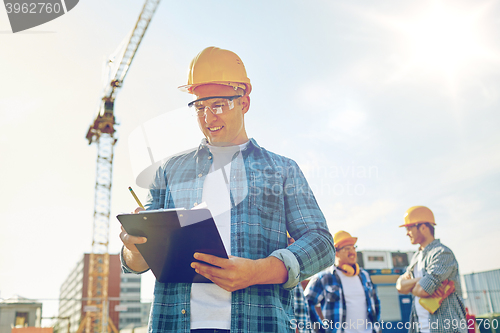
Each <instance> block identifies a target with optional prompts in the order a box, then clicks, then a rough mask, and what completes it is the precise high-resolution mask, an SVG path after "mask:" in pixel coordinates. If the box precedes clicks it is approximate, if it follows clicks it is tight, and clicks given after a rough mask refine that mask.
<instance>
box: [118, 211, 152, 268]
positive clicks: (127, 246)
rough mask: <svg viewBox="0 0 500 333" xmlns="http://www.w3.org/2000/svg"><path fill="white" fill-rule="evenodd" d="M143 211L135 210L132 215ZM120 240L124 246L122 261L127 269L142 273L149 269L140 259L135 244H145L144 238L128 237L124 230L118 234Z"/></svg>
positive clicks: (141, 258) (145, 239) (142, 259)
mask: <svg viewBox="0 0 500 333" xmlns="http://www.w3.org/2000/svg"><path fill="white" fill-rule="evenodd" d="M142 210H144V209H143V208H140V207H138V208H136V209H135V211H134V213H135V214H136V213H138V212H140V211H142ZM120 240H121V241H122V243H123V245H124V249H123V259H124V260H125V262H126V263H127V265H128V267H129V268H130V269H132V270H134V271H136V272H142V271H145V270H146V269H148V268H149V266H148V264H147V263H146V261H145V260H144V258H143V257H142V255H141V253H140V252H139V250H137V247H136V246H135V245H136V244H144V243H146V242H147V238H146V237H137V236H132V235H129V234H128V233H127V232H126V231H125V229H123V226H122V230H121V232H120Z"/></svg>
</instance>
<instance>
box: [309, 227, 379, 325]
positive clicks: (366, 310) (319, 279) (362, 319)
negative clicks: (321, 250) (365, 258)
mask: <svg viewBox="0 0 500 333" xmlns="http://www.w3.org/2000/svg"><path fill="white" fill-rule="evenodd" d="M333 241H334V245H335V250H336V251H335V265H334V266H331V267H329V268H328V269H326V270H324V271H322V272H320V273H318V274H316V275H315V276H314V277H313V278H312V279H311V281H310V282H309V284H308V285H307V288H306V290H305V291H304V296H305V298H306V300H307V302H308V304H309V313H310V314H311V319H312V320H313V321H314V322H315V323H318V324H321V323H322V322H323V324H321V325H316V326H320V327H322V328H323V329H324V331H325V332H340V331H342V330H341V329H340V328H344V329H346V330H345V331H346V332H363V333H376V332H381V329H380V325H379V324H378V322H379V321H380V300H379V298H378V296H377V293H376V290H375V288H374V286H373V283H372V280H371V278H370V275H369V274H368V272H367V271H365V270H364V269H362V268H360V267H359V265H358V263H357V252H356V245H355V244H356V242H357V241H358V238H357V237H352V236H351V234H350V233H348V232H346V231H343V230H341V231H339V232H337V233H336V234H335V235H334V236H333ZM319 305H321V314H322V316H323V317H322V318H320V317H319V316H318V313H317V311H316V308H317V306H319ZM322 319H324V321H322ZM324 323H328V324H324ZM347 328H348V329H347Z"/></svg>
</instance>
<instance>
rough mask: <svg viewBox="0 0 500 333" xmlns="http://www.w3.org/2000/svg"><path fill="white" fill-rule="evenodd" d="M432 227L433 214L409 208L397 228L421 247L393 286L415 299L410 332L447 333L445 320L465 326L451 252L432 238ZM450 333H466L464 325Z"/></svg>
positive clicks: (423, 208)
mask: <svg viewBox="0 0 500 333" xmlns="http://www.w3.org/2000/svg"><path fill="white" fill-rule="evenodd" d="M435 226H436V222H435V220H434V214H433V213H432V211H431V210H430V209H429V208H427V207H425V206H413V207H410V208H408V210H407V211H406V214H405V216H404V224H403V225H400V226H399V227H400V228H402V227H405V228H406V235H407V236H408V237H410V242H411V243H412V244H419V245H420V246H419V249H418V251H417V252H416V253H415V254H414V255H413V258H412V260H411V262H410V265H409V266H408V267H407V269H406V272H405V273H404V274H403V275H401V276H400V277H399V278H398V280H397V282H396V289H397V290H398V292H399V293H401V294H408V293H411V294H412V295H413V298H414V300H413V304H412V311H411V315H410V323H411V325H410V330H409V332H420V333H426V332H450V331H451V330H450V327H448V326H447V325H446V321H447V320H449V321H450V322H451V320H455V321H456V322H464V323H465V322H466V318H465V307H464V304H463V300H462V297H461V295H462V292H461V288H460V274H459V270H458V262H457V260H456V259H455V256H454V254H453V252H452V251H451V250H450V249H449V248H448V247H446V246H445V245H443V244H441V242H440V241H439V239H435V238H434V227H435ZM417 323H418V325H416V324H417ZM417 327H419V328H420V330H417V329H416V328H417ZM453 329H454V330H453V332H462V333H466V332H467V325H462V326H457V327H454V328H453Z"/></svg>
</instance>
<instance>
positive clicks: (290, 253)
mask: <svg viewBox="0 0 500 333" xmlns="http://www.w3.org/2000/svg"><path fill="white" fill-rule="evenodd" d="M179 88H180V89H181V90H182V91H185V92H188V93H190V94H192V95H193V101H192V102H190V103H189V104H188V106H189V107H190V108H191V110H192V113H193V114H194V115H195V117H196V119H197V122H198V125H199V127H200V130H201V132H202V134H203V136H204V137H205V138H204V139H203V140H202V142H201V144H200V146H199V147H198V148H196V149H194V150H193V151H190V152H187V153H184V154H181V155H177V156H175V157H172V158H171V159H169V160H168V161H166V163H165V164H163V165H162V166H161V167H160V169H159V170H158V171H157V172H156V175H157V177H156V178H155V179H154V180H153V182H152V186H151V190H150V195H149V196H148V202H147V203H146V204H145V207H146V209H147V210H148V209H170V208H182V207H183V208H186V209H190V208H194V207H196V206H198V205H199V204H200V203H203V202H204V203H206V205H207V207H208V208H209V209H210V211H211V213H212V216H213V217H214V221H215V223H216V225H217V228H218V230H219V234H220V236H221V239H222V242H223V244H224V246H225V249H226V252H227V254H228V255H229V259H224V258H219V257H216V256H212V255H208V254H205V253H196V254H195V256H194V258H193V262H192V263H191V267H192V268H193V269H194V270H195V272H196V273H198V274H200V275H202V276H204V277H206V278H207V279H209V280H210V281H212V282H213V283H160V282H158V281H157V282H156V286H155V291H154V293H155V301H154V302H153V308H152V311H151V319H150V321H149V323H150V327H149V330H150V331H152V332H189V331H190V330H191V332H197V331H199V330H201V331H199V332H215V331H216V332H229V331H231V332H241V333H243V332H248V333H255V332H260V333H261V332H273V333H274V332H293V331H294V330H295V328H296V327H294V325H295V326H298V325H297V321H294V320H295V319H293V318H294V310H293V307H292V293H291V290H292V289H293V288H294V287H295V286H296V285H297V284H298V283H299V281H302V280H304V279H307V278H308V277H309V276H311V275H313V274H315V273H317V272H319V271H321V270H322V269H325V268H326V267H328V266H330V265H332V263H333V260H334V247H333V238H332V236H331V234H330V232H329V231H328V227H327V224H326V221H325V218H324V216H323V214H322V212H321V210H320V209H319V207H318V204H317V202H316V200H315V198H314V196H313V194H312V191H311V189H310V188H309V186H308V184H307V182H306V180H305V178H304V175H303V173H302V172H301V171H300V168H299V167H298V165H297V164H296V163H295V162H294V161H293V160H291V159H289V158H286V157H283V156H281V155H278V154H275V153H272V152H270V151H268V150H267V149H265V148H263V147H261V146H259V145H258V144H257V142H256V141H255V139H253V138H249V137H248V135H247V131H246V127H245V117H246V116H247V115H248V111H249V108H250V96H249V95H250V92H251V91H252V85H251V84H250V79H249V78H248V76H247V73H246V70H245V66H244V65H243V61H242V60H241V58H240V57H239V56H238V55H236V54H235V53H234V52H232V51H229V50H224V49H220V48H217V47H208V48H206V49H204V50H203V51H201V52H200V53H199V54H198V55H197V56H196V57H195V58H194V59H193V60H192V62H191V64H190V66H189V75H188V80H187V84H186V85H183V86H181V87H179ZM287 230H288V232H289V233H290V236H291V237H293V238H294V239H295V243H293V244H291V245H289V246H288V245H287ZM121 239H122V241H123V243H124V248H123V254H122V258H123V260H122V265H123V270H124V271H125V272H135V273H141V272H144V271H146V270H147V269H148V268H149V266H148V264H147V263H146V261H145V260H144V258H143V257H142V255H141V254H140V252H139V251H138V250H137V248H136V247H135V244H139V243H142V242H144V241H146V240H145V239H143V238H140V237H134V236H131V235H128V234H127V233H126V232H124V231H122V233H121Z"/></svg>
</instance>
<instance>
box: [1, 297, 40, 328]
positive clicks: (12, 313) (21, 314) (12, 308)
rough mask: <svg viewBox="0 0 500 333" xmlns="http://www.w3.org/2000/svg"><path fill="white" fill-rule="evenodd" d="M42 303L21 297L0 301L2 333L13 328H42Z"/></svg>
mask: <svg viewBox="0 0 500 333" xmlns="http://www.w3.org/2000/svg"><path fill="white" fill-rule="evenodd" d="M41 322H42V303H40V302H37V301H34V300H30V299H27V298H24V297H21V296H15V297H11V298H9V299H6V300H0V333H10V332H11V331H12V329H13V328H16V327H18V328H23V327H40V325H41Z"/></svg>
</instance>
